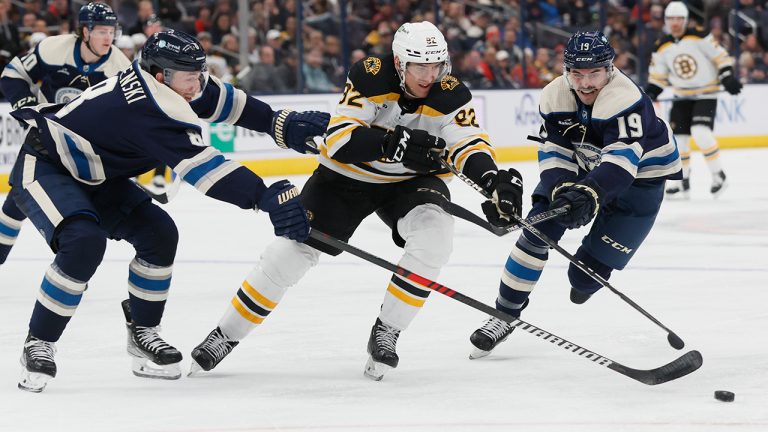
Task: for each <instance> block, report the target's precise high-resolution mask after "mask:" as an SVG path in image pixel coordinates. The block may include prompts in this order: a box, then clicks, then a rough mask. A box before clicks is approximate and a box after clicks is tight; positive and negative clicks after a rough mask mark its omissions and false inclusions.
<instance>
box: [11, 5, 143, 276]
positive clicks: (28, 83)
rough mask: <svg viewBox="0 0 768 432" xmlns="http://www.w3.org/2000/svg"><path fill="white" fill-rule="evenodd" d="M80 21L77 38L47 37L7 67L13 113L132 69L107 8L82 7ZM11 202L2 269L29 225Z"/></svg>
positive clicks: (114, 17)
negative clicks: (118, 43)
mask: <svg viewBox="0 0 768 432" xmlns="http://www.w3.org/2000/svg"><path fill="white" fill-rule="evenodd" d="M77 21H78V24H77V29H76V34H65V35H59V36H50V37H47V38H45V39H43V40H42V41H41V42H40V43H39V44H37V46H35V49H34V51H32V52H31V53H29V54H27V55H25V56H23V57H15V58H14V59H13V60H11V62H10V63H9V64H8V65H7V66H6V67H5V69H4V70H3V73H2V76H0V86H2V88H3V94H5V96H6V97H7V98H8V101H9V102H10V103H11V107H12V108H14V109H17V108H22V107H25V106H29V105H37V104H38V103H43V102H51V103H66V102H69V101H70V100H72V99H74V98H75V97H76V96H77V95H79V94H80V93H82V92H83V90H85V89H87V88H88V87H90V86H92V85H96V84H98V83H100V82H102V81H104V80H105V79H107V78H109V77H111V76H113V75H115V74H117V73H118V72H120V71H121V70H123V69H125V68H127V67H128V66H129V65H130V64H131V61H130V60H128V58H126V57H125V55H124V54H123V53H122V52H121V51H120V50H119V49H117V48H115V47H114V46H113V45H112V43H113V41H114V40H115V37H116V34H117V29H118V24H117V15H115V13H114V12H113V11H112V9H111V8H110V7H109V6H108V5H106V4H103V3H88V4H86V5H83V6H82V7H81V8H80V12H79V13H78V18H77ZM10 196H11V194H10V193H9V194H8V196H6V199H5V202H3V206H2V210H0V264H3V263H4V262H5V260H6V259H7V258H8V254H9V253H10V251H11V248H12V247H13V245H14V243H15V242H16V238H17V237H18V235H19V231H20V229H21V225H22V222H23V221H24V219H25V217H24V214H23V213H22V211H21V210H19V208H18V207H17V206H16V204H15V203H14V202H13V200H12V199H11V198H10Z"/></svg>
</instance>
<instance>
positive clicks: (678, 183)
mask: <svg viewBox="0 0 768 432" xmlns="http://www.w3.org/2000/svg"><path fill="white" fill-rule="evenodd" d="M664 192H665V193H666V195H667V198H669V199H673V200H687V199H690V198H691V181H690V179H687V178H684V179H682V180H675V181H674V182H672V185H671V186H670V187H668V188H667V190H666V191H664ZM713 193H714V192H713Z"/></svg>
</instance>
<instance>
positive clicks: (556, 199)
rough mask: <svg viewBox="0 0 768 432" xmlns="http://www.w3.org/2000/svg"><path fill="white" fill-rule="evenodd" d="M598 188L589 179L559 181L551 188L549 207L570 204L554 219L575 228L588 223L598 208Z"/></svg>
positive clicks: (567, 226)
mask: <svg viewBox="0 0 768 432" xmlns="http://www.w3.org/2000/svg"><path fill="white" fill-rule="evenodd" d="M598 190H599V188H598V187H597V185H596V184H595V183H594V182H593V181H590V180H589V179H584V180H582V181H581V182H579V183H570V182H567V183H561V184H560V185H559V186H557V187H555V188H554V189H553V190H552V204H550V205H549V208H550V209H555V208H558V207H564V206H570V210H569V211H568V213H565V214H563V215H561V216H559V217H558V218H557V219H555V221H557V223H558V224H560V225H561V226H564V227H566V228H570V229H575V228H580V227H583V226H584V225H586V224H588V223H589V221H591V220H592V218H594V217H595V215H596V214H597V210H598V209H599V208H600V195H599V193H598Z"/></svg>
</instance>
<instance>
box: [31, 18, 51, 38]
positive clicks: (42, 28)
mask: <svg viewBox="0 0 768 432" xmlns="http://www.w3.org/2000/svg"><path fill="white" fill-rule="evenodd" d="M32 33H42V34H44V35H49V34H50V32H49V31H48V23H47V22H46V21H45V20H44V19H42V18H38V19H37V21H35V24H34V25H33V26H32Z"/></svg>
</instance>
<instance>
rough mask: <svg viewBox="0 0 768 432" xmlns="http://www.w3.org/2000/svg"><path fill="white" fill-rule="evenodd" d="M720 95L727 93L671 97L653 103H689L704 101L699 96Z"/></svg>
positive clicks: (723, 91)
mask: <svg viewBox="0 0 768 432" xmlns="http://www.w3.org/2000/svg"><path fill="white" fill-rule="evenodd" d="M721 93H727V92H726V91H725V90H718V91H716V92H712V93H707V94H706V95H696V96H672V97H666V98H661V99H656V100H655V101H653V102H682V101H691V100H706V99H701V96H710V95H719V94H721Z"/></svg>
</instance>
